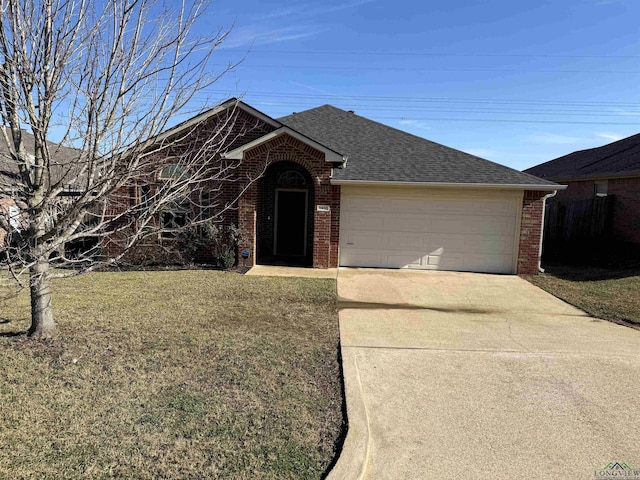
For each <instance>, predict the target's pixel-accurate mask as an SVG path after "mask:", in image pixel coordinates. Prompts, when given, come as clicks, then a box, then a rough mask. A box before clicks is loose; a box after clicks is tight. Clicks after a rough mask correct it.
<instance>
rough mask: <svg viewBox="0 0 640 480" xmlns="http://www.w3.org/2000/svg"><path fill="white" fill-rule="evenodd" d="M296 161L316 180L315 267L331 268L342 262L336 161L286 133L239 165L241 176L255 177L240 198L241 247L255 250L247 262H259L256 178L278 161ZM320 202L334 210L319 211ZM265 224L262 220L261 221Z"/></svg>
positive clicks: (248, 156) (314, 182) (314, 210)
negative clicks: (334, 180) (334, 177)
mask: <svg viewBox="0 0 640 480" xmlns="http://www.w3.org/2000/svg"><path fill="white" fill-rule="evenodd" d="M282 161H287V162H294V163H297V164H299V165H301V166H303V167H304V168H305V169H306V171H307V172H308V173H309V175H310V176H311V179H312V181H313V187H312V188H313V193H314V194H313V198H314V199H315V205H314V208H313V267H314V268H330V267H336V266H337V265H338V230H337V228H338V224H339V215H340V206H339V204H340V187H338V186H335V185H331V184H330V183H329V182H330V176H331V167H332V164H330V163H327V162H325V156H324V154H323V153H322V152H320V151H318V150H316V149H315V148H313V147H311V146H309V145H307V144H305V143H303V142H300V141H299V140H297V139H295V138H293V137H291V136H289V135H287V134H284V135H280V136H278V137H276V138H274V139H272V140H270V141H269V142H266V143H264V144H261V145H259V146H257V147H255V148H253V149H251V150H249V151H247V152H245V156H244V160H243V162H242V164H241V165H240V168H239V174H240V178H241V179H242V178H248V179H251V180H254V181H253V183H251V184H250V186H249V187H248V188H247V191H246V192H245V194H244V195H243V196H242V197H241V198H240V201H239V205H238V210H239V211H238V223H239V228H240V236H241V241H240V243H239V245H238V249H239V251H240V250H243V249H247V250H250V251H251V257H250V258H249V260H248V261H247V265H255V262H256V258H255V253H256V246H257V242H256V236H257V235H258V233H259V232H257V224H258V221H257V220H258V219H257V214H258V211H257V202H258V192H259V185H258V182H257V181H255V180H257V178H258V177H259V176H260V175H262V173H263V172H264V171H265V170H266V168H267V167H268V166H269V165H270V164H272V163H275V162H282ZM316 205H329V206H330V207H331V211H330V212H319V211H317V209H316V208H315V206H316ZM261 223H262V222H261Z"/></svg>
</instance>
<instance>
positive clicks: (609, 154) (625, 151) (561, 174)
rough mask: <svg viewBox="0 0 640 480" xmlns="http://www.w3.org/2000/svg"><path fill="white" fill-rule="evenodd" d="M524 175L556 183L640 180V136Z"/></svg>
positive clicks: (565, 159) (539, 167)
mask: <svg viewBox="0 0 640 480" xmlns="http://www.w3.org/2000/svg"><path fill="white" fill-rule="evenodd" d="M525 172H527V173H530V174H532V175H536V176H538V177H541V178H548V179H553V180H556V181H558V180H573V179H580V178H585V179H586V178H608V177H624V176H635V175H638V176H640V133H638V134H636V135H632V136H631V137H627V138H623V139H622V140H618V141H617V142H613V143H609V144H607V145H604V146H602V147H597V148H590V149H588V150H580V151H577V152H573V153H570V154H568V155H565V156H563V157H560V158H556V159H555V160H549V161H548V162H545V163H541V164H540V165H536V166H535V167H531V168H529V169H527V170H525Z"/></svg>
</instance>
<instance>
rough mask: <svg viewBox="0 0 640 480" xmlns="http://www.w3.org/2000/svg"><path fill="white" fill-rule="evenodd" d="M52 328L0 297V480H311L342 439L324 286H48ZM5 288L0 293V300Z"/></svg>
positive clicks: (200, 282)
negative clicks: (37, 328) (47, 336)
mask: <svg viewBox="0 0 640 480" xmlns="http://www.w3.org/2000/svg"><path fill="white" fill-rule="evenodd" d="M53 290H54V299H53V301H54V311H55V315H56V316H57V320H58V324H59V329H60V335H59V337H57V338H55V339H54V340H51V341H48V342H45V343H34V342H32V341H30V340H28V339H26V338H24V336H11V333H15V332H19V331H25V330H26V329H27V328H28V325H29V318H28V317H29V299H28V296H27V295H26V292H24V294H21V295H20V296H19V297H18V298H14V299H10V300H6V301H1V300H0V370H1V374H0V478H38V479H40V478H66V479H72V478H114V477H115V478H149V479H152V478H153V479H156V478H167V479H178V478H234V479H235V478H239V479H244V478H251V479H255V478H305V479H306V478H320V477H321V476H322V474H323V472H324V471H325V470H326V469H327V468H328V466H329V465H330V463H331V461H332V460H333V458H334V456H335V455H336V450H337V449H338V448H339V447H340V445H339V443H340V438H341V435H342V433H343V417H342V389H341V380H340V366H339V363H338V357H337V355H338V341H339V334H338V315H337V308H336V300H335V281H334V280H323V279H296V278H273V277H271V278H267V277H245V276H242V275H238V274H235V273H223V272H213V271H178V272H127V273H93V274H88V275H85V276H81V277H75V278H69V279H64V280H55V281H54V284H53ZM2 293H6V292H3V291H1V290H0V296H1V295H2Z"/></svg>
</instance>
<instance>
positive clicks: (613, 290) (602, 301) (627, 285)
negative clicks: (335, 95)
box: [527, 266, 640, 325]
mask: <svg viewBox="0 0 640 480" xmlns="http://www.w3.org/2000/svg"><path fill="white" fill-rule="evenodd" d="M527 280H529V281H530V282H531V283H533V284H534V285H537V286H538V287H540V288H542V289H543V290H546V291H547V292H549V293H551V294H553V295H555V296H556V297H558V298H561V299H562V300H564V301H566V302H568V303H570V304H572V305H575V306H576V307H578V308H580V309H581V310H584V311H585V312H587V313H589V314H590V315H593V316H594V317H598V318H603V319H605V320H612V321H624V322H630V323H634V324H638V325H640V294H639V292H640V270H621V269H607V268H595V267H573V266H571V267H569V266H553V267H548V268H547V271H546V273H544V274H542V275H537V276H532V277H528V278H527Z"/></svg>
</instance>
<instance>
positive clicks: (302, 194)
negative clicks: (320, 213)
mask: <svg viewBox="0 0 640 480" xmlns="http://www.w3.org/2000/svg"><path fill="white" fill-rule="evenodd" d="M308 202H309V196H308V190H306V189H295V188H277V189H276V195H275V203H276V204H275V219H274V220H275V229H274V242H273V243H274V245H273V255H274V256H276V255H277V256H286V257H298V256H299V257H304V256H306V255H307V223H308V218H307V212H308V206H309V203H308Z"/></svg>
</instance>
